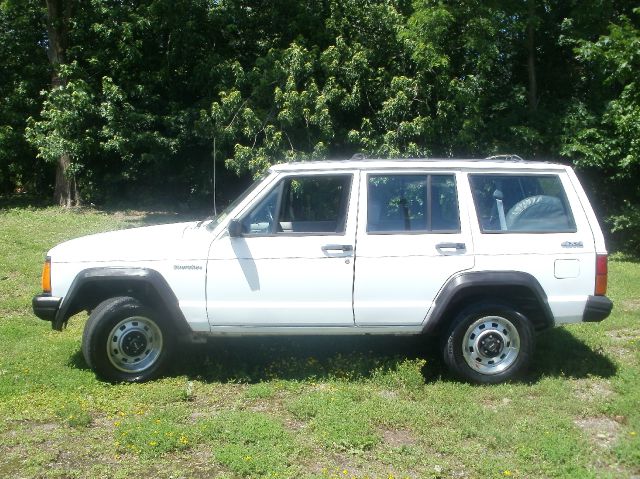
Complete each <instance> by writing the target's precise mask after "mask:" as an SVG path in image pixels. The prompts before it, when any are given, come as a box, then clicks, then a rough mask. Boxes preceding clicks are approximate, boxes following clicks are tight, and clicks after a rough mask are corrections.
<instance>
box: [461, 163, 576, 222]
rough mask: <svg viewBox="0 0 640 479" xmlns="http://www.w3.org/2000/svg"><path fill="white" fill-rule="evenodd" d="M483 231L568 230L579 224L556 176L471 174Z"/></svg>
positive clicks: (474, 197)
mask: <svg viewBox="0 0 640 479" xmlns="http://www.w3.org/2000/svg"><path fill="white" fill-rule="evenodd" d="M469 178H470V181H471V189H472V191H473V199H474V202H475V205H476V212H477V213H478V221H479V223H480V228H481V229H482V231H483V232H484V233H508V232H518V233H569V232H575V231H576V226H575V222H574V220H573V215H572V214H571V210H570V209H569V205H568V202H567V197H566V195H565V193H564V189H563V187H562V182H561V181H560V178H559V177H558V176H557V175H484V174H478V175H470V176H469Z"/></svg>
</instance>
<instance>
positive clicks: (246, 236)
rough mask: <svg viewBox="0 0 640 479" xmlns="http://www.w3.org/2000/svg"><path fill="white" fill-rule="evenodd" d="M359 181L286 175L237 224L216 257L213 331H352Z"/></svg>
mask: <svg viewBox="0 0 640 479" xmlns="http://www.w3.org/2000/svg"><path fill="white" fill-rule="evenodd" d="M357 179H358V173H357V172H355V171H353V172H352V171H349V172H340V173H300V174H298V173H292V174H283V175H282V176H281V177H280V178H279V179H277V180H276V181H275V182H274V183H273V186H272V187H271V188H267V191H265V192H263V194H262V195H261V196H260V197H259V198H257V199H256V201H254V202H253V203H252V205H250V206H249V207H247V208H246V209H245V211H243V212H242V213H241V214H240V215H239V217H238V218H236V219H237V220H238V221H239V222H240V225H241V230H242V233H241V234H240V235H239V236H236V237H231V236H229V234H227V233H225V234H223V235H222V236H221V237H219V238H218V239H217V240H216V241H215V242H214V243H213V244H212V247H211V251H210V255H209V261H208V266H207V312H208V317H209V322H210V324H211V326H212V327H216V326H230V325H233V326H262V327H264V326H281V327H282V326H353V324H354V322H353V308H352V291H353V259H354V249H355V228H356V214H357V209H356V208H354V207H350V206H349V205H355V204H356V200H357V194H358V191H357V189H358V188H357V186H358V182H357ZM352 199H353V201H352Z"/></svg>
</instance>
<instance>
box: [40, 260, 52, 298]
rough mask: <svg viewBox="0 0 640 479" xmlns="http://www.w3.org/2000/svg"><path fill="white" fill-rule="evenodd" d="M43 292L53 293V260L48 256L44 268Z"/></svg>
mask: <svg viewBox="0 0 640 479" xmlns="http://www.w3.org/2000/svg"><path fill="white" fill-rule="evenodd" d="M42 292H43V293H51V258H49V257H48V256H47V258H46V259H45V260H44V265H43V266H42Z"/></svg>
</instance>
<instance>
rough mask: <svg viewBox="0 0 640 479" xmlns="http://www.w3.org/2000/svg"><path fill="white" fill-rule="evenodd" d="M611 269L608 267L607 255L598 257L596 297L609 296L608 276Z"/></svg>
mask: <svg viewBox="0 0 640 479" xmlns="http://www.w3.org/2000/svg"><path fill="white" fill-rule="evenodd" d="M608 272H609V268H608V266H607V255H606V254H599V255H596V290H595V294H596V296H604V295H605V294H607V274H608Z"/></svg>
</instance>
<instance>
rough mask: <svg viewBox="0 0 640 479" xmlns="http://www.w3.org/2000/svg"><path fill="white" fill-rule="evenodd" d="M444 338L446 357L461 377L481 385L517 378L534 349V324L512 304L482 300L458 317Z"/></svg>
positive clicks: (450, 366)
mask: <svg viewBox="0 0 640 479" xmlns="http://www.w3.org/2000/svg"><path fill="white" fill-rule="evenodd" d="M444 339H445V341H444V360H445V362H446V364H447V365H448V366H449V368H450V369H451V370H452V371H453V372H454V373H455V374H456V375H458V376H460V377H462V378H463V379H466V380H468V381H471V382H474V383H479V384H495V383H500V382H504V381H508V380H511V379H514V378H516V377H517V376H519V375H520V374H522V372H523V371H524V370H525V369H526V367H527V365H528V364H529V361H530V359H531V356H532V354H533V349H534V332H533V327H532V325H531V323H530V322H529V320H527V318H526V317H525V316H524V315H523V314H521V313H519V312H518V311H516V310H514V309H513V308H511V307H510V306H507V305H503V304H498V303H478V304H474V305H472V306H470V307H469V308H466V309H465V310H463V311H462V312H461V313H460V314H458V316H457V317H456V318H455V320H454V321H453V323H452V324H451V327H450V328H449V330H448V332H447V334H446V336H445V338H444Z"/></svg>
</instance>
